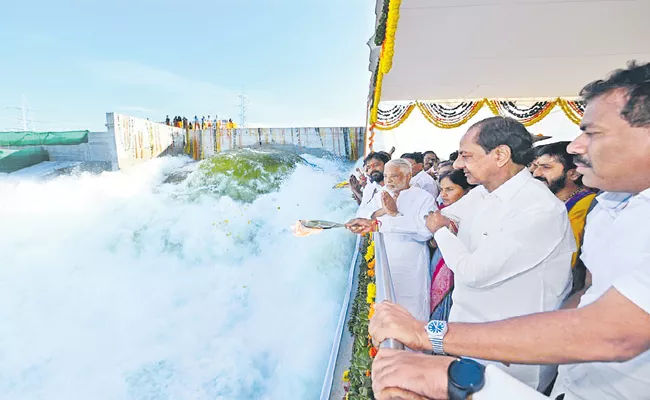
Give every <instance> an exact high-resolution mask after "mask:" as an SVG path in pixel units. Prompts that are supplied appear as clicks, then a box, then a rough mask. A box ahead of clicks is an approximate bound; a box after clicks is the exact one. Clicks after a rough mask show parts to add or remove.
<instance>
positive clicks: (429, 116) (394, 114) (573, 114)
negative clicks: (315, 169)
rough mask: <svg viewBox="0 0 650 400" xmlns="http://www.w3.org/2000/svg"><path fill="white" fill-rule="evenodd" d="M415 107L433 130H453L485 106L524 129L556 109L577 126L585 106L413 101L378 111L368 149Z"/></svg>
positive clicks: (559, 101) (557, 101) (577, 103)
mask: <svg viewBox="0 0 650 400" xmlns="http://www.w3.org/2000/svg"><path fill="white" fill-rule="evenodd" d="M412 105H415V106H416V107H417V108H418V109H419V110H420V112H421V113H422V115H423V116H424V118H425V119H426V120H427V121H429V122H430V123H431V124H433V125H434V126H436V127H438V128H441V129H453V128H457V127H459V126H462V125H464V124H466V123H467V122H469V120H471V119H472V118H473V117H474V116H475V115H476V114H477V113H478V112H479V111H480V110H481V109H482V108H483V107H484V106H487V107H488V108H489V109H490V111H492V113H493V114H494V115H503V116H506V117H511V118H514V119H516V120H518V121H520V122H521V123H523V124H524V125H525V126H532V125H534V124H536V123H538V122H540V121H541V120H543V119H544V118H546V117H547V116H548V115H549V114H550V112H551V111H553V109H554V108H555V107H556V106H558V107H560V109H561V110H562V111H563V112H564V114H565V115H566V116H567V118H568V119H569V120H570V121H571V122H573V123H575V124H580V120H581V119H582V116H583V114H584V107H585V105H584V102H582V101H573V100H566V99H562V98H557V99H555V100H551V101H538V102H535V103H534V104H533V105H532V106H530V107H520V106H517V104H516V103H515V101H511V100H488V99H482V100H478V101H466V102H461V103H458V104H457V105H455V106H453V107H450V106H446V105H442V104H440V103H434V102H425V101H416V102H415V103H408V104H404V105H401V106H393V107H392V108H391V109H390V110H386V111H381V110H379V111H378V118H379V119H378V120H376V122H375V123H374V124H373V125H372V126H371V127H370V130H369V131H370V139H369V146H370V148H371V149H372V145H373V144H374V135H375V132H374V128H377V129H379V130H384V131H386V130H392V129H395V128H397V127H399V126H400V125H401V124H402V123H404V121H406V119H408V118H409V116H410V115H411V112H412V111H413V109H414V108H415V107H413V109H411V108H410V107H411V106H412Z"/></svg>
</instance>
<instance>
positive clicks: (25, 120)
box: [6, 95, 35, 132]
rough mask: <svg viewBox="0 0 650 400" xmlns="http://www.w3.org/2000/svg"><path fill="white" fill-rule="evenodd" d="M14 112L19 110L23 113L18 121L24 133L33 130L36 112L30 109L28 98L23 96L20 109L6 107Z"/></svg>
mask: <svg viewBox="0 0 650 400" xmlns="http://www.w3.org/2000/svg"><path fill="white" fill-rule="evenodd" d="M6 108H8V109H12V110H19V111H20V112H21V114H20V116H19V117H16V119H17V120H18V121H19V122H20V129H22V130H23V131H24V132H26V131H30V130H32V124H33V122H34V119H33V116H32V111H35V110H33V109H31V108H29V103H28V102H27V97H26V96H25V95H23V99H22V105H21V106H20V107H6Z"/></svg>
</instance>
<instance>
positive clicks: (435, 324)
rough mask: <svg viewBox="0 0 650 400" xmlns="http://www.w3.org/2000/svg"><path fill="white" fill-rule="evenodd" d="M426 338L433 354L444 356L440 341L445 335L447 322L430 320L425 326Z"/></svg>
mask: <svg viewBox="0 0 650 400" xmlns="http://www.w3.org/2000/svg"><path fill="white" fill-rule="evenodd" d="M426 331H427V336H428V337H429V341H430V342H431V347H433V353H434V354H437V355H445V350H444V347H443V345H442V340H443V339H444V338H445V335H446V334H447V322H446V321H439V320H436V319H434V320H431V321H429V323H428V324H427V326H426Z"/></svg>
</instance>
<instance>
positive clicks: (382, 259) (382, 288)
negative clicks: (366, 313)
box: [320, 232, 404, 400]
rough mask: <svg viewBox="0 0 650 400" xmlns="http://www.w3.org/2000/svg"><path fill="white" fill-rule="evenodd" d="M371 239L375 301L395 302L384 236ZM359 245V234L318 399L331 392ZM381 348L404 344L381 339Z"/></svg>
mask: <svg viewBox="0 0 650 400" xmlns="http://www.w3.org/2000/svg"><path fill="white" fill-rule="evenodd" d="M373 240H374V242H375V285H376V286H377V294H376V296H375V301H376V302H377V303H379V302H382V301H384V300H387V301H390V302H393V303H394V302H395V290H394V288H393V281H392V279H391V276H390V270H389V268H388V255H387V254H386V245H385V244H384V236H383V234H381V233H379V232H375V233H373ZM360 247H361V236H359V237H357V243H356V247H355V252H354V256H353V257H352V264H351V265H350V272H349V275H348V290H347V293H346V295H345V298H344V299H343V305H342V306H341V313H340V315H339V320H338V325H337V327H336V331H335V333H334V341H333V344H332V349H331V351H330V357H329V362H328V365H327V370H326V371H325V379H324V381H323V386H322V388H321V394H320V399H321V400H329V398H330V395H331V393H332V384H333V382H334V371H335V369H336V364H337V361H338V359H337V357H338V353H339V347H340V345H341V338H342V335H343V330H344V329H345V321H346V319H347V316H348V313H347V311H348V307H349V304H350V301H351V299H352V298H351V296H352V289H353V280H354V273H355V264H356V262H357V259H358V257H359V256H360V253H359V248H360ZM379 347H381V348H386V347H388V348H391V349H398V350H403V349H404V345H403V344H402V343H400V342H398V341H397V340H395V339H388V340H385V341H383V342H382V343H381V344H380V346H379Z"/></svg>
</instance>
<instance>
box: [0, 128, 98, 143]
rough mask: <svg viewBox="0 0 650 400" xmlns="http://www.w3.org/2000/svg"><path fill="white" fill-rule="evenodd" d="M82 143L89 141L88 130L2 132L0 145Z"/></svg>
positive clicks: (0, 133)
mask: <svg viewBox="0 0 650 400" xmlns="http://www.w3.org/2000/svg"><path fill="white" fill-rule="evenodd" d="M81 143H88V131H66V132H0V146H39V145H49V146H52V145H75V144H81Z"/></svg>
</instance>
